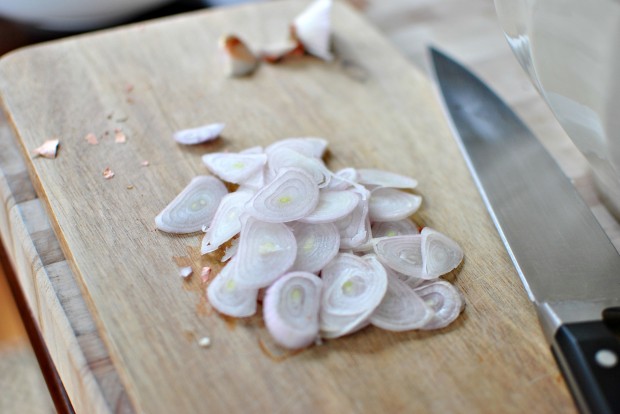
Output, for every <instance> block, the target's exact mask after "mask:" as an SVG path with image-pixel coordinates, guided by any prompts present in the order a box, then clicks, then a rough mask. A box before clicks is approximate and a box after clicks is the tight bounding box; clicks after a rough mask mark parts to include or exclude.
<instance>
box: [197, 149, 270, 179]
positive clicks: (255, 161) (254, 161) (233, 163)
mask: <svg viewBox="0 0 620 414" xmlns="http://www.w3.org/2000/svg"><path fill="white" fill-rule="evenodd" d="M202 162H203V163H204V165H206V166H207V168H208V169H209V171H211V172H212V173H213V174H215V175H217V176H218V177H220V178H221V179H222V180H224V181H228V182H229V183H235V184H241V183H243V182H244V181H245V180H247V179H249V178H250V177H252V176H253V175H254V174H256V173H257V172H258V171H260V170H261V169H262V168H263V166H264V165H265V163H266V162H267V156H266V155H265V154H239V153H234V152H213V153H210V154H206V155H203V156H202Z"/></svg>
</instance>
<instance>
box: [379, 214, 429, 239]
mask: <svg viewBox="0 0 620 414" xmlns="http://www.w3.org/2000/svg"><path fill="white" fill-rule="evenodd" d="M371 230H372V237H375V238H379V237H393V236H406V235H409V234H419V233H420V231H419V230H418V226H416V224H415V223H414V222H413V221H411V220H410V219H407V218H406V219H402V220H397V221H379V222H376V223H372V226H371Z"/></svg>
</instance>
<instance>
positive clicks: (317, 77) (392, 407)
mask: <svg viewBox="0 0 620 414" xmlns="http://www.w3.org/2000/svg"><path fill="white" fill-rule="evenodd" d="M304 4H305V3H304V2H301V3H300V2H291V1H288V2H287V1H285V2H276V3H268V4H261V5H249V6H243V7H240V8H231V9H226V10H215V11H208V12H200V13H193V14H189V15H186V16H181V17H175V18H171V19H165V20H162V21H160V22H155V23H150V24H139V25H135V26H130V27H126V28H123V29H120V30H113V31H108V32H101V33H97V34H92V35H87V36H81V37H78V38H74V39H70V40H65V41H60V42H54V43H50V44H47V45H43V46H39V47H33V48H29V49H25V50H22V51H19V52H17V53H14V54H12V55H10V56H7V57H5V58H4V59H2V61H1V62H0V93H1V95H2V99H3V103H4V106H5V110H6V111H7V113H8V115H9V117H10V122H11V124H12V126H13V127H14V130H15V132H16V135H17V139H18V141H19V145H20V147H21V149H22V153H23V154H24V155H26V164H25V167H27V169H28V170H29V172H30V175H31V177H32V181H33V184H34V187H35V188H36V194H37V195H38V196H39V198H36V196H33V195H32V194H34V193H28V196H27V197H26V198H29V197H30V198H29V199H27V200H24V201H23V202H22V201H20V202H17V203H15V201H12V200H11V201H7V200H6V199H3V200H4V206H5V210H6V211H7V212H9V214H8V216H7V217H8V218H7V219H6V220H4V221H3V223H2V235H3V237H4V236H5V235H9V236H10V237H11V239H12V240H14V241H15V242H14V247H13V248H12V249H11V252H10V253H11V254H12V257H14V261H15V263H14V264H15V266H16V267H17V268H18V270H19V273H20V274H21V275H24V276H22V277H23V279H24V280H22V281H21V283H22V284H23V285H25V286H30V287H31V291H30V293H29V296H30V300H31V303H33V304H36V306H38V310H39V314H38V318H39V319H40V320H39V323H40V324H41V325H42V326H43V327H46V328H45V329H43V330H44V331H45V332H44V333H47V338H46V339H47V340H48V344H49V345H50V346H51V347H52V348H53V349H51V353H52V355H53V356H55V359H56V362H57V365H58V364H60V365H62V364H65V365H62V366H61V367H59V372H60V374H61V377H63V380H65V381H66V386H67V391H68V393H69V395H70V397H71V398H72V400H73V399H76V401H78V402H79V403H80V404H82V405H81V407H83V408H84V409H87V408H86V407H88V408H90V407H95V411H97V412H106V411H115V410H116V409H117V408H116V403H119V401H120V405H121V407H125V409H126V410H128V411H131V410H135V411H138V412H148V413H156V412H162V413H164V412H195V411H199V410H207V409H208V410H210V411H213V412H219V411H224V410H227V411H233V412H247V411H258V410H261V411H272V412H278V411H280V412H305V411H311V410H312V411H316V410H318V411H320V412H333V411H336V410H339V411H343V412H380V411H390V412H398V411H403V410H405V409H406V410H407V411H447V412H456V411H458V412H465V411H473V412H481V411H484V412H500V411H501V412H527V411H536V412H557V411H562V412H568V411H571V410H574V408H573V405H572V402H571V400H570V397H569V395H568V392H567V390H566V387H565V385H564V383H563V380H562V379H561V376H560V374H559V372H558V370H557V368H556V366H555V364H554V363H553V360H552V357H551V355H550V353H549V350H548V348H547V345H546V344H545V343H544V340H543V336H542V333H541V332H540V328H539V327H538V322H537V320H536V317H535V314H534V311H533V308H532V306H531V304H530V303H529V301H528V300H527V297H526V295H525V292H524V291H523V288H522V286H521V285H520V282H519V280H518V277H517V276H516V272H515V271H514V269H513V267H512V265H511V263H510V261H509V259H508V256H507V254H506V252H505V250H504V248H503V246H502V244H501V241H500V240H499V237H498V235H497V233H496V231H495V228H494V227H493V225H492V223H491V221H490V219H489V218H488V215H487V213H486V210H485V209H484V206H483V205H482V202H481V200H480V198H479V196H478V193H477V192H476V190H475V188H474V185H473V183H472V180H471V178H470V176H469V174H468V172H467V169H466V167H465V164H464V162H463V160H462V158H461V156H460V154H459V152H458V148H457V146H456V144H455V143H454V141H453V139H452V137H451V135H450V131H449V130H448V128H447V125H446V122H445V119H444V117H443V114H442V113H441V111H440V107H439V103H438V100H437V97H436V95H435V92H434V91H433V89H432V86H431V83H430V81H429V80H428V78H427V77H426V75H425V74H424V73H422V72H421V71H420V70H416V69H415V68H413V67H412V65H411V64H410V62H408V61H407V60H406V59H405V58H404V57H403V56H402V55H401V54H400V52H398V51H397V50H396V49H395V48H394V46H393V45H392V44H391V43H389V42H388V41H387V40H386V39H385V38H384V37H383V36H382V35H381V34H380V33H379V32H378V31H377V29H376V28H374V27H373V26H371V25H370V24H369V23H368V21H367V20H365V19H363V18H361V17H360V16H359V15H358V14H357V13H355V12H353V11H352V10H351V9H349V8H348V7H346V6H344V5H342V4H337V5H336V7H335V10H334V14H333V22H334V33H335V35H334V47H335V54H336V60H335V61H334V62H330V63H325V62H321V61H319V60H317V59H314V58H310V57H308V58H302V59H298V60H294V61H290V62H287V63H285V64H283V65H280V66H268V65H264V66H262V67H260V68H259V70H258V71H257V72H256V73H255V74H254V75H253V76H252V77H250V78H247V79H229V78H227V77H226V76H225V75H224V73H223V70H222V67H221V62H220V61H219V58H218V53H217V46H216V43H217V39H218V38H219V36H220V35H221V34H222V33H227V32H235V33H238V34H240V35H241V36H242V37H244V38H247V39H248V40H249V41H250V43H251V44H252V46H254V47H259V46H261V45H265V44H269V43H271V42H274V41H277V40H279V39H281V38H282V36H284V33H286V26H287V23H288V21H289V20H290V19H291V18H292V17H293V16H294V15H296V14H297V13H298V12H299V11H300V10H301V9H302V8H303V5H304ZM428 7H430V6H428ZM372 13H373V9H372V8H371V9H370V10H369V11H368V15H369V16H371V17H372ZM378 20H380V19H378ZM431 23H432V22H431ZM395 27H396V26H395ZM397 43H398V42H397ZM214 121H223V122H226V123H227V128H226V130H225V133H224V135H223V137H222V139H221V140H220V141H218V142H216V143H214V144H209V145H202V146H199V147H197V148H185V147H179V146H178V145H177V144H175V143H174V142H173V141H172V140H171V139H170V135H171V133H172V132H173V131H175V130H177V129H180V128H185V127H189V126H196V125H200V124H203V123H207V122H214ZM116 129H121V130H122V131H123V132H124V133H125V134H126V135H127V137H128V139H127V142H126V143H124V144H117V143H115V142H114V139H113V135H114V131H115V130H116ZM90 132H93V133H95V134H97V135H98V136H99V138H100V143H99V144H98V145H94V146H93V145H89V144H88V143H87V142H86V141H85V140H84V136H85V135H86V134H88V133H90ZM299 135H317V136H324V137H326V138H327V139H329V141H330V151H331V155H330V157H329V159H328V165H329V166H330V167H331V168H333V169H337V168H339V167H343V166H355V167H376V168H385V169H389V170H392V171H396V172H400V173H403V174H409V175H412V176H414V177H416V178H417V179H418V180H419V181H420V186H419V189H418V191H419V193H420V194H422V195H423V196H424V199H425V202H424V205H423V208H422V210H421V212H420V213H419V214H417V215H416V216H415V219H416V221H418V222H419V223H420V224H424V225H429V226H432V227H435V228H437V229H439V230H441V231H444V232H445V233H447V234H449V235H450V236H451V237H453V238H454V239H456V240H457V241H458V242H459V243H460V244H461V245H462V246H463V248H464V250H465V252H466V259H465V263H464V265H463V266H462V269H461V271H460V272H459V274H458V275H457V277H456V279H455V284H456V286H457V287H458V288H459V289H460V290H461V291H462V292H463V294H464V296H465V298H466V301H467V308H466V310H465V312H464V314H463V315H462V316H461V317H460V318H459V320H457V322H455V323H454V324H453V325H452V326H450V327H448V328H446V329H444V330H441V331H437V332H409V333H400V334H395V333H389V332H384V331H380V330H378V329H375V328H368V329H365V330H363V331H362V332H359V333H357V334H354V335H351V336H349V337H346V338H341V339H338V340H333V341H327V342H325V344H324V345H322V346H317V347H313V348H310V349H308V350H306V351H303V352H301V353H297V354H294V355H292V354H288V353H286V352H283V351H281V350H279V349H278V348H276V347H274V346H273V344H272V343H271V342H270V341H269V337H268V334H267V333H266V331H265V328H264V326H263V324H262V322H261V318H260V317H259V316H257V317H253V318H249V319H246V320H240V321H232V320H230V319H226V318H222V317H220V316H218V315H217V314H216V313H215V312H214V311H213V310H212V309H211V308H210V307H209V305H208V304H207V302H206V299H205V295H204V288H205V286H204V285H203V284H202V283H201V281H200V280H199V279H200V278H199V277H196V276H193V277H192V278H190V279H189V280H188V281H183V280H181V279H180V278H179V277H178V265H186V264H187V265H192V266H193V267H194V270H195V272H198V270H199V268H200V267H201V266H202V265H205V264H207V265H212V266H213V267H215V268H218V266H219V265H218V262H217V257H213V256H208V257H206V258H201V257H200V255H199V254H198V250H199V243H200V235H198V234H195V235H190V236H172V235H167V234H165V233H161V232H158V231H155V229H154V224H153V218H154V216H155V215H156V214H157V213H158V212H159V211H160V210H161V209H162V208H163V207H164V206H165V205H166V204H167V203H168V202H169V201H170V200H171V199H172V198H173V197H174V196H175V195H176V194H177V193H178V192H179V191H180V190H181V189H182V188H183V187H184V186H185V185H186V184H187V182H189V180H190V179H191V178H192V177H193V176H195V175H197V174H204V173H205V170H204V168H203V167H202V165H201V162H200V156H201V155H202V154H203V153H205V152H209V151H216V150H217V151H220V150H232V151H234V150H239V149H242V148H244V147H247V146H251V145H256V144H261V145H264V144H268V143H270V142H272V141H273V140H276V139H279V138H284V137H287V136H299ZM54 136H55V137H59V138H60V139H61V148H60V151H59V156H58V158H57V159H55V160H47V159H41V158H31V157H30V156H29V155H28V154H29V152H30V151H31V150H32V149H33V148H35V147H36V146H38V145H40V144H41V142H42V141H43V140H45V139H48V138H50V137H54ZM3 143H4V141H3ZM143 160H148V161H149V166H148V167H144V166H142V161H143ZM106 167H109V168H111V169H112V170H113V171H114V172H115V173H116V175H115V177H114V178H112V179H110V180H106V179H104V178H103V176H102V172H103V170H104V169H105V168H106ZM2 170H3V171H5V170H4V168H3V169H2ZM23 171H24V170H22V172H23ZM7 181H10V180H7ZM7 185H8V184H7ZM2 194H3V196H4V195H5V194H10V191H9V190H6V189H5V188H3V189H2ZM43 209H45V210H46V211H47V213H48V215H49V218H50V221H49V222H46V221H39V220H40V219H39V218H40V217H44V214H43ZM29 217H38V218H29ZM52 229H53V232H52ZM52 233H54V234H55V235H56V236H57V238H58V240H57V241H56V239H55V238H54V237H53V234H52ZM50 235H51V236H50ZM33 240H34V241H33ZM37 240H38V241H37ZM55 243H58V244H55ZM31 244H33V245H35V247H34V248H33V247H31ZM65 257H66V260H65ZM33 258H35V259H36V260H34V259H33ZM37 258H38V259H37ZM67 275H69V276H67ZM67 280H69V282H67ZM54 281H57V282H58V283H68V284H69V286H64V285H59V284H58V283H56V284H54ZM80 293H81V294H80ZM63 295H67V296H66V297H64V300H63V297H62V296H63ZM71 298H73V299H75V300H77V301H78V302H79V304H78V305H75V307H73V306H74V305H71V304H70V301H71V300H73V299H71ZM89 309H90V311H89ZM89 313H90V317H89ZM80 318H84V319H83V320H82V319H80ZM80 321H82V322H83V323H84V324H85V327H83V329H84V330H83V331H82V330H81V329H80V328H79V327H78V325H77V324H78V323H79V322H80ZM80 332H85V333H86V335H87V336H88V335H91V337H92V338H95V339H93V341H94V343H95V345H93V346H94V347H95V349H96V350H97V351H93V350H92V348H89V346H88V345H87V342H88V340H86V339H84V340H82V341H80V340H79V339H80V336H79V335H78V334H79V333H80ZM74 335H75V336H74ZM76 336H77V338H76ZM203 336H208V337H210V338H211V342H212V345H211V347H209V348H207V349H205V348H201V347H200V346H198V343H197V340H198V339H199V338H201V337H203ZM98 352H99V353H100V358H99V359H96V358H93V357H92V356H93V355H96V354H97V353H98ZM89 361H90V362H89ZM97 361H99V362H100V365H99V364H98V363H97ZM70 364H74V366H70ZM101 367H103V368H101ZM72 374H73V376H72ZM74 404H75V402H74ZM76 409H77V407H76ZM78 412H80V411H79V410H78ZM87 412H93V410H92V409H90V410H88V411H87Z"/></svg>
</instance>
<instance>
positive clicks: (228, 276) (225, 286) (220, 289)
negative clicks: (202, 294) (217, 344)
mask: <svg viewBox="0 0 620 414" xmlns="http://www.w3.org/2000/svg"><path fill="white" fill-rule="evenodd" d="M236 270H237V267H236V262H235V261H231V262H230V263H228V265H226V266H225V267H224V268H223V269H222V271H221V272H220V273H219V274H218V275H217V276H215V278H214V279H213V280H212V281H211V283H209V286H208V287H207V298H208V299H209V303H210V304H211V306H213V307H214V308H215V309H216V310H217V311H218V312H220V313H223V314H224V315H228V316H234V317H236V318H244V317H247V316H252V315H254V314H255V313H256V306H257V304H256V299H257V297H258V289H249V288H247V287H241V286H240V285H239V283H237V281H236V280H235V273H236Z"/></svg>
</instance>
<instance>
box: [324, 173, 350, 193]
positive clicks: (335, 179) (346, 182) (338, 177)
mask: <svg viewBox="0 0 620 414" xmlns="http://www.w3.org/2000/svg"><path fill="white" fill-rule="evenodd" d="M356 182H357V170H356V169H355V168H351V167H348V168H343V169H341V170H338V171H336V172H335V173H334V174H332V178H331V179H330V180H329V184H328V185H327V187H325V189H326V190H346V189H347V188H349V187H351V186H352V185H353V184H354V183H356Z"/></svg>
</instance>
